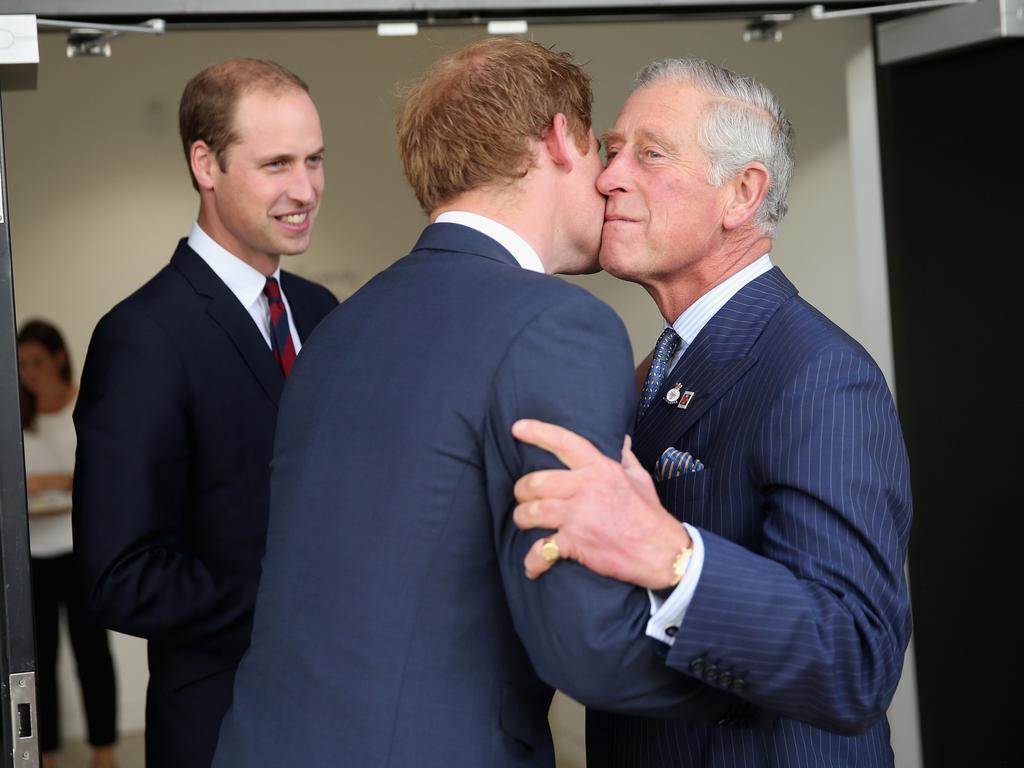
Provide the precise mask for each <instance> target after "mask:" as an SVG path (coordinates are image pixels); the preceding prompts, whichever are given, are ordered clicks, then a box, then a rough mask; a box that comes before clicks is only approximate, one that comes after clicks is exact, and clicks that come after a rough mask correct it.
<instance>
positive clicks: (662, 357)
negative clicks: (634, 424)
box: [636, 325, 682, 421]
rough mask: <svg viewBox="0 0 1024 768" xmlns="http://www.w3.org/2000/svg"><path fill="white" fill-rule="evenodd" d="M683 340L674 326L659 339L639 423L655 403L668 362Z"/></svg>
mask: <svg viewBox="0 0 1024 768" xmlns="http://www.w3.org/2000/svg"><path fill="white" fill-rule="evenodd" d="M681 342H682V339H681V338H679V334H678V333H676V332H675V331H674V330H673V329H672V326H671V325H670V326H668V327H667V328H666V329H665V330H664V331H662V332H661V336H659V337H658V343H657V345H655V347H654V358H653V359H652V360H651V370H649V371H648V372H647V380H646V381H645V382H644V391H643V394H642V395H641V396H640V406H639V408H638V409H637V414H636V418H637V421H639V420H640V417H641V416H643V415H644V414H645V413H647V409H648V408H650V407H651V403H653V402H654V396H655V395H657V394H658V390H659V389H661V385H662V383H663V382H664V381H665V374H666V373H668V361H669V360H671V359H672V355H674V354H675V353H676V350H678V349H679V344H680V343H681Z"/></svg>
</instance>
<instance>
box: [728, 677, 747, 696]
mask: <svg viewBox="0 0 1024 768" xmlns="http://www.w3.org/2000/svg"><path fill="white" fill-rule="evenodd" d="M746 684H747V683H746V681H745V680H741V679H740V678H738V677H737V678H736V679H735V680H733V681H732V684H730V685H729V690H730V691H733V692H734V693H739V692H740V691H742V690H743V689H744V688H745V687H746Z"/></svg>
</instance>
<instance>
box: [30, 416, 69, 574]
mask: <svg viewBox="0 0 1024 768" xmlns="http://www.w3.org/2000/svg"><path fill="white" fill-rule="evenodd" d="M74 409H75V401H74V400H72V401H71V402H70V403H68V404H67V405H66V406H64V408H62V409H61V410H60V411H58V412H57V413H39V414H36V424H35V428H34V429H32V430H25V432H24V436H25V474H26V475H49V474H67V475H70V474H72V473H73V472H74V470H75V444H76V439H75V423H74V421H72V419H71V413H72V412H73V411H74ZM28 504H29V509H30V510H31V509H34V508H49V509H55V508H61V509H63V508H66V509H67V511H65V512H61V513H59V514H49V515H30V516H29V519H28V532H29V542H30V545H31V550H32V556H33V557H55V556H57V555H63V554H66V553H68V552H70V551H71V492H70V491H44V492H43V493H40V494H36V495H34V496H31V497H29V500H28Z"/></svg>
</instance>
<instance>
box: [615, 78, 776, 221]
mask: <svg viewBox="0 0 1024 768" xmlns="http://www.w3.org/2000/svg"><path fill="white" fill-rule="evenodd" d="M664 80H669V81H673V82H679V83H687V84H689V85H692V86H693V87H694V88H696V89H698V90H700V91H703V92H705V93H707V94H709V95H710V96H712V97H713V100H712V102H711V104H710V105H709V107H708V108H707V110H705V112H704V113H703V114H702V115H701V116H700V119H699V121H698V124H697V141H698V143H699V144H700V147H701V149H703V150H704V154H705V155H706V156H707V159H708V183H709V184H712V185H714V186H716V187H719V186H721V185H722V184H724V183H725V182H727V181H728V180H729V179H732V178H734V177H735V176H737V175H738V174H739V173H740V172H741V171H742V170H743V166H745V165H746V164H747V163H750V162H753V161H757V162H760V163H763V164H764V166H765V167H766V168H767V169H768V178H769V181H768V194H767V195H765V199H764V201H763V202H762V203H761V207H760V208H759V209H758V211H757V215H756V216H755V218H754V224H755V226H757V227H760V229H761V230H762V231H763V232H764V233H765V234H766V235H769V236H771V235H774V234H775V228H776V226H777V225H778V223H779V222H780V221H782V217H783V216H785V215H786V210H787V209H788V207H789V206H788V204H787V203H786V195H787V194H788V192H789V180H790V177H791V176H792V175H793V156H792V153H791V145H792V143H793V125H792V123H790V122H789V118H787V117H786V114H785V112H783V111H782V105H780V104H779V100H778V99H777V98H776V97H775V94H774V93H772V92H771V91H770V90H768V88H767V86H765V85H764V84H763V83H759V82H758V81H757V80H755V79H754V78H752V77H743V76H741V75H737V74H736V73H735V72H732V71H730V70H728V69H725V68H724V67H719V66H718V65H717V64H712V63H711V62H709V61H705V60H703V59H662V60H661V61H655V62H654V63H652V64H648V65H647V66H646V67H644V68H643V70H641V71H640V73H639V74H638V75H637V76H636V82H635V83H634V86H633V90H634V91H636V90H639V89H640V88H644V87H646V86H649V85H654V84H655V83H658V82H661V81H664Z"/></svg>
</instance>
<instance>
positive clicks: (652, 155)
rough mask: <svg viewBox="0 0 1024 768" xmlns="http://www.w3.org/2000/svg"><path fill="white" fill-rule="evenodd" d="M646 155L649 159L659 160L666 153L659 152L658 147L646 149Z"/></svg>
mask: <svg viewBox="0 0 1024 768" xmlns="http://www.w3.org/2000/svg"><path fill="white" fill-rule="evenodd" d="M644 157H646V158H647V159H648V160H657V159H658V158H660V157H664V155H662V154H661V152H659V151H658V150H656V149H645V150H644Z"/></svg>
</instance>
